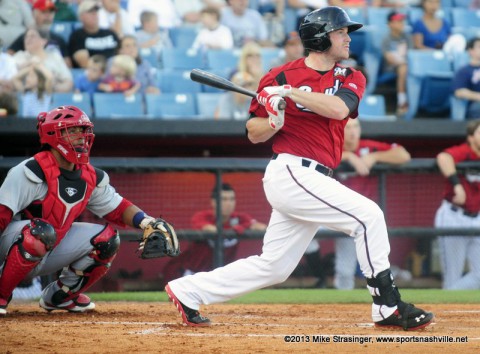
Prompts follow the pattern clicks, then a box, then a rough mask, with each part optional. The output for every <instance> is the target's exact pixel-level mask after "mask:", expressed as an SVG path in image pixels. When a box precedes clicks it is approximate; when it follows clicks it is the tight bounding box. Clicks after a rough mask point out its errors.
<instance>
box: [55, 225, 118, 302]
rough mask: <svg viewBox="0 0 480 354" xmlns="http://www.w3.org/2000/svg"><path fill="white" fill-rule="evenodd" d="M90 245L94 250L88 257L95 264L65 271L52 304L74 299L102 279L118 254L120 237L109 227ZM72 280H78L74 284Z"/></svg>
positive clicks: (92, 240) (94, 238)
mask: <svg viewBox="0 0 480 354" xmlns="http://www.w3.org/2000/svg"><path fill="white" fill-rule="evenodd" d="M90 243H91V244H92V245H93V250H92V252H91V253H90V254H89V255H88V257H90V258H92V259H93V263H92V264H91V265H89V266H88V267H87V268H85V269H83V270H82V269H74V268H73V267H69V268H67V269H64V271H63V272H62V274H61V275H60V279H59V280H58V281H57V286H58V288H59V289H58V290H57V291H56V292H55V293H54V294H53V295H52V299H51V302H52V304H54V305H58V304H60V303H62V302H65V301H69V300H72V299H74V298H75V297H77V296H78V294H79V293H81V292H83V291H86V290H87V289H88V288H90V287H91V286H92V285H93V284H95V283H96V282H97V281H98V280H99V279H100V278H102V277H103V276H104V275H105V274H106V273H107V271H108V269H109V268H110V265H111V262H112V261H113V259H114V258H115V256H116V254H117V252H118V248H119V247H120V236H119V235H118V232H117V231H116V230H114V229H113V228H112V227H111V226H110V225H107V226H106V227H105V229H103V230H102V232H100V233H99V234H98V235H96V236H95V237H92V239H91V241H90ZM75 276H77V277H75ZM72 278H74V279H75V278H76V280H74V281H73V282H72V281H71V279H72Z"/></svg>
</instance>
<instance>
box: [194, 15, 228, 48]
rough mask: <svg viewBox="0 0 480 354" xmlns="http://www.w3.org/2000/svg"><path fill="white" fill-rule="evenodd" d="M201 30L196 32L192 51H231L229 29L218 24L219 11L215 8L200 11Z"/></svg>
mask: <svg viewBox="0 0 480 354" xmlns="http://www.w3.org/2000/svg"><path fill="white" fill-rule="evenodd" d="M200 18H201V22H202V29H201V30H200V31H199V32H198V34H197V37H196V38H195V41H194V42H193V44H192V49H193V50H194V51H197V50H199V49H200V50H204V51H206V50H210V49H213V50H215V49H232V48H233V36H232V32H231V31H230V28H228V27H227V26H224V25H222V24H220V11H219V10H218V9H217V8H215V7H206V8H204V9H202V11H201V16H200Z"/></svg>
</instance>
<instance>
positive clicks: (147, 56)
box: [139, 48, 160, 68]
mask: <svg viewBox="0 0 480 354" xmlns="http://www.w3.org/2000/svg"><path fill="white" fill-rule="evenodd" d="M139 55H140V57H141V58H142V60H146V61H148V62H149V63H150V65H151V66H152V67H154V68H159V67H160V60H159V58H158V54H157V52H156V51H154V50H152V49H151V48H140V50H139Z"/></svg>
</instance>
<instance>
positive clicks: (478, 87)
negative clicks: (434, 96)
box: [452, 37, 480, 119]
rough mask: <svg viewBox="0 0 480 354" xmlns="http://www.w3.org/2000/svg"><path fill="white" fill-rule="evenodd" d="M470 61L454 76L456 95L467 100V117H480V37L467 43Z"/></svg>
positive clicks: (454, 91)
mask: <svg viewBox="0 0 480 354" xmlns="http://www.w3.org/2000/svg"><path fill="white" fill-rule="evenodd" d="M467 51H468V54H469V56H470V62H469V63H468V64H467V65H465V66H464V67H462V68H460V69H459V70H458V71H457V72H456V73H455V75H454V77H453V83H452V85H453V93H454V95H455V97H457V98H460V99H463V100H467V101H468V106H467V114H466V117H467V118H476V119H478V118H480V37H476V38H472V39H470V40H469V41H468V43H467Z"/></svg>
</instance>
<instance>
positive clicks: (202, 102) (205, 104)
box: [196, 92, 223, 119]
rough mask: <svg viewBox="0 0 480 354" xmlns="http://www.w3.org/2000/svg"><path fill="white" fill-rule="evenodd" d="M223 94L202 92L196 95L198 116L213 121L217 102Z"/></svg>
mask: <svg viewBox="0 0 480 354" xmlns="http://www.w3.org/2000/svg"><path fill="white" fill-rule="evenodd" d="M222 95H223V93H212V92H202V93H197V95H196V99H197V107H198V114H199V116H200V117H202V118H206V119H213V118H214V115H215V110H216V109H217V105H218V101H219V100H220V97H222Z"/></svg>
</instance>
